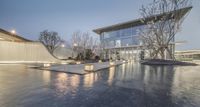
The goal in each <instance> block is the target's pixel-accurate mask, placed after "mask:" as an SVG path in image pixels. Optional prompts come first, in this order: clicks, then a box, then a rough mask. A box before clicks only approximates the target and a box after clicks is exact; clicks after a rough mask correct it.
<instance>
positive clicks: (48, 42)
mask: <svg viewBox="0 0 200 107" xmlns="http://www.w3.org/2000/svg"><path fill="white" fill-rule="evenodd" d="M39 41H40V42H42V43H43V44H44V45H45V46H46V47H47V49H48V50H49V51H50V52H51V53H53V52H54V50H55V49H56V48H57V47H58V46H59V45H60V44H61V43H62V42H63V40H62V39H61V38H60V36H58V33H57V32H49V31H48V30H44V31H42V32H40V36H39Z"/></svg>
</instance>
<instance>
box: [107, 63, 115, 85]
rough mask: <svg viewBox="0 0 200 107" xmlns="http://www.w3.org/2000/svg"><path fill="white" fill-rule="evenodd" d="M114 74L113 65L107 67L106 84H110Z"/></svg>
mask: <svg viewBox="0 0 200 107" xmlns="http://www.w3.org/2000/svg"><path fill="white" fill-rule="evenodd" d="M114 75H115V66H113V67H110V68H109V75H108V84H109V85H111V84H112V81H113V78H114Z"/></svg>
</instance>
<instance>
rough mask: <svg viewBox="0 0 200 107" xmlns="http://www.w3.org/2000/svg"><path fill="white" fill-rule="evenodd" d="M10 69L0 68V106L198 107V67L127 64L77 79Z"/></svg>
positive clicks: (62, 74)
mask: <svg viewBox="0 0 200 107" xmlns="http://www.w3.org/2000/svg"><path fill="white" fill-rule="evenodd" d="M13 67H14V66H0V104H1V105H2V106H3V107H12V106H15V105H22V106H24V107H41V106H48V107H53V106H54V105H58V106H66V105H67V106H69V107H79V106H83V107H94V106H99V107H103V106H105V105H106V106H109V107H116V106H120V107H123V106H127V107H129V106H139V107H184V106H185V107H199V106H200V84H199V83H200V72H199V71H200V66H195V67H189V66H187V67H173V66H144V65H140V64H139V63H133V62H129V63H127V64H123V65H121V66H116V67H111V68H109V69H104V70H101V71H98V72H95V73H90V74H87V75H83V76H82V75H74V74H67V73H60V72H51V71H40V70H30V69H27V68H25V67H24V66H15V67H16V68H15V69H14V68H13ZM34 104H35V105H34Z"/></svg>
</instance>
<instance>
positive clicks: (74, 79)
mask: <svg viewBox="0 0 200 107" xmlns="http://www.w3.org/2000/svg"><path fill="white" fill-rule="evenodd" d="M69 79H70V85H71V86H72V87H73V89H77V88H78V86H79V84H80V76H78V75H73V76H71V77H70V78H69Z"/></svg>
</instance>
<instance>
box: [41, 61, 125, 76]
mask: <svg viewBox="0 0 200 107" xmlns="http://www.w3.org/2000/svg"><path fill="white" fill-rule="evenodd" d="M123 63H126V62H123V61H115V63H114V66H117V65H121V64H123ZM87 64H92V65H94V70H93V71H98V70H101V69H105V68H109V67H110V64H109V62H101V63H87ZM84 66H85V64H76V65H68V64H66V65H54V66H51V67H46V68H45V67H44V68H40V69H43V70H50V71H55V72H66V73H72V74H79V75H84V74H88V73H91V71H85V70H84Z"/></svg>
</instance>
